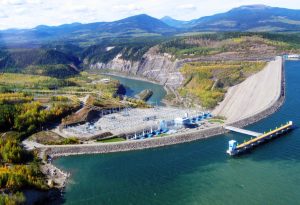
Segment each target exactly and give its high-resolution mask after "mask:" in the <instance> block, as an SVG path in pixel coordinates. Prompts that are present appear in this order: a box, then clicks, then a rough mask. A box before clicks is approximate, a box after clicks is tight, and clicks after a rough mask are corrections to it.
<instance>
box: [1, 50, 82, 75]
mask: <svg viewBox="0 0 300 205" xmlns="http://www.w3.org/2000/svg"><path fill="white" fill-rule="evenodd" d="M80 63H81V62H80V60H79V58H78V57H76V56H73V55H70V54H66V53H64V52H61V51H56V50H53V49H52V50H46V49H38V48H35V49H14V50H2V51H1V52H0V71H2V72H24V73H30V74H38V75H47V76H53V77H59V78H63V77H66V76H70V75H74V74H77V73H78V72H79V70H78V69H79V68H78V67H79V65H80Z"/></svg>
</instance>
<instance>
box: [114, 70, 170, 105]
mask: <svg viewBox="0 0 300 205" xmlns="http://www.w3.org/2000/svg"><path fill="white" fill-rule="evenodd" d="M110 77H111V78H113V79H116V80H118V81H120V83H121V84H122V85H123V86H124V87H125V95H127V96H129V97H134V96H135V95H137V94H139V93H140V92H142V91H143V90H145V89H150V90H152V91H153V95H152V96H151V97H150V98H149V99H148V100H147V102H148V103H150V104H153V105H162V102H161V101H162V100H163V98H164V97H165V96H166V94H167V92H166V91H165V89H164V87H163V86H162V85H158V84H155V83H151V82H146V81H142V80H135V79H129V78H125V77H119V76H110Z"/></svg>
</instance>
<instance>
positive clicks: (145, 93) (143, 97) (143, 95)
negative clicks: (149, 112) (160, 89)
mask: <svg viewBox="0 0 300 205" xmlns="http://www.w3.org/2000/svg"><path fill="white" fill-rule="evenodd" d="M152 95H153V91H152V90H150V89H146V90H143V91H142V92H140V93H139V94H137V98H138V99H140V100H143V101H147V100H148V99H149V98H150V97H151V96H152Z"/></svg>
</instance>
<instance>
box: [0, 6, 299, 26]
mask: <svg viewBox="0 0 300 205" xmlns="http://www.w3.org/2000/svg"><path fill="white" fill-rule="evenodd" d="M251 4H265V5H269V6H277V7H285V8H292V9H300V0H289V1H287V0H0V29H7V28H32V27H35V26H37V25H60V24H65V23H72V22H81V23H87V22H99V21H113V20H118V19H121V18H124V17H128V16H132V15H136V14H141V13H146V14H148V15H151V16H153V17H157V18H161V17H163V16H171V17H173V18H176V19H180V20H190V19H194V18H199V17H202V16H207V15H212V14H215V13H219V12H224V11H227V10H230V9H231V8H233V7H238V6H241V5H251Z"/></svg>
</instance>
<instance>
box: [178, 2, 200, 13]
mask: <svg viewBox="0 0 300 205" xmlns="http://www.w3.org/2000/svg"><path fill="white" fill-rule="evenodd" d="M177 8H178V9H183V10H193V11H194V10H197V6H195V5H194V4H182V5H179V6H178V7H177Z"/></svg>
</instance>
